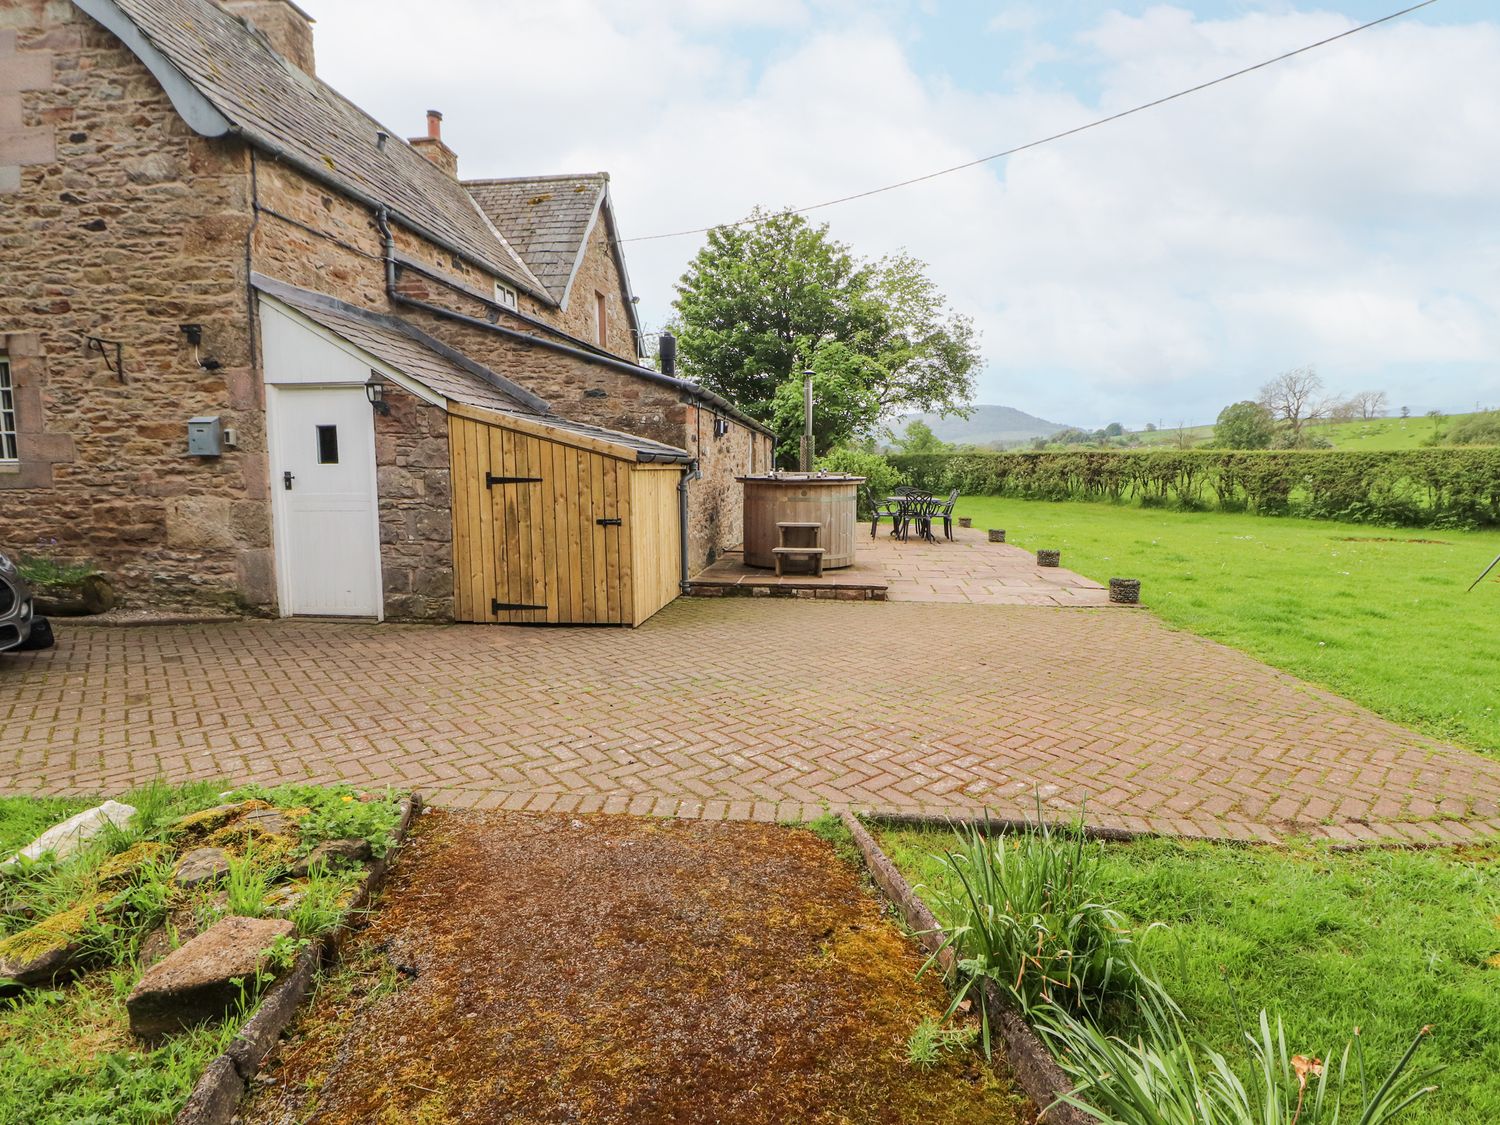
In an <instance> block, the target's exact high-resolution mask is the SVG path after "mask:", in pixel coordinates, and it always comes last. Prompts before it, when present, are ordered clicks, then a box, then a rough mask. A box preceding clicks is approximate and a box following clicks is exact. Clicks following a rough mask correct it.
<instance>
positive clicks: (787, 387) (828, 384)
mask: <svg viewBox="0 0 1500 1125" xmlns="http://www.w3.org/2000/svg"><path fill="white" fill-rule="evenodd" d="M874 365H875V361H874V360H872V359H870V357H869V356H863V355H860V354H859V353H858V352H856V351H854V350H853V349H852V348H849V347H848V346H847V345H845V344H840V343H826V344H824V345H823V346H822V347H820V348H819V349H818V351H817V354H816V355H814V356H813V359H812V372H813V447H814V453H817V452H819V451H821V452H825V453H826V452H827V451H828V450H831V449H833V448H834V447H835V446H840V445H846V444H848V443H849V442H851V441H857V440H859V439H861V438H865V437H868V436H870V435H872V434H873V433H874V432H875V430H876V429H877V427H878V426H879V424H880V415H881V406H880V403H879V401H878V400H877V399H876V397H875V394H874V393H873V392H872V391H871V390H870V382H871V380H872V379H873V378H875V377H876V375H875V373H874V372H873V371H872V368H873V367H874ZM803 417H804V415H803V401H802V379H801V377H800V376H799V377H794V378H791V379H787V380H786V381H785V382H783V383H782V384H781V386H779V387H777V388H776V393H775V396H774V398H773V399H772V400H771V419H770V422H769V423H768V424H769V425H770V427H771V428H772V429H773V430H775V431H776V452H777V456H778V457H779V458H780V459H781V462H782V464H788V465H795V464H796V463H797V461H798V458H799V456H800V454H801V451H802V427H803Z"/></svg>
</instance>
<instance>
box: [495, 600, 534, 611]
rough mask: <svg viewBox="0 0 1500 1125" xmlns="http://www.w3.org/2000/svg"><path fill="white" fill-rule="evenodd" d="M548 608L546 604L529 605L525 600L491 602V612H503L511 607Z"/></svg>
mask: <svg viewBox="0 0 1500 1125" xmlns="http://www.w3.org/2000/svg"><path fill="white" fill-rule="evenodd" d="M546 608H547V607H546V606H544V605H527V604H526V603H525V602H499V601H491V602H490V612H491V613H500V612H502V611H504V610H509V609H546Z"/></svg>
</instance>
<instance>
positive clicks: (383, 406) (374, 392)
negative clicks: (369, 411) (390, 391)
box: [365, 371, 391, 414]
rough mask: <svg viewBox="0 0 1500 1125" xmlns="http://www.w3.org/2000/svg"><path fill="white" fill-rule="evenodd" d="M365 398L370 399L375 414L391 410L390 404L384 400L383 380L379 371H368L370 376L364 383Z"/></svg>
mask: <svg viewBox="0 0 1500 1125" xmlns="http://www.w3.org/2000/svg"><path fill="white" fill-rule="evenodd" d="M365 398H367V399H369V400H370V405H371V406H373V407H374V408H375V413H376V414H389V413H390V412H391V404H390V403H388V402H386V401H385V380H383V379H381V377H380V374H379V372H376V371H371V372H370V378H369V379H368V380H367V381H366V383H365Z"/></svg>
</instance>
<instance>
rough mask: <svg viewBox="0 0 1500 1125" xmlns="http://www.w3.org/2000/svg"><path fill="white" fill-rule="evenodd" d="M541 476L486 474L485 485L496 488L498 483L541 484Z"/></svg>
mask: <svg viewBox="0 0 1500 1125" xmlns="http://www.w3.org/2000/svg"><path fill="white" fill-rule="evenodd" d="M541 483H542V478H541V477H497V476H496V475H495V474H494V473H485V474H484V487H485V488H494V487H495V485H497V484H541Z"/></svg>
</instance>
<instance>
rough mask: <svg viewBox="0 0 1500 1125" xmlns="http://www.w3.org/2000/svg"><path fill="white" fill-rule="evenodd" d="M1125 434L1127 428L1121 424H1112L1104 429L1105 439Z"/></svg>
mask: <svg viewBox="0 0 1500 1125" xmlns="http://www.w3.org/2000/svg"><path fill="white" fill-rule="evenodd" d="M1124 432H1125V427H1124V426H1122V425H1121V424H1120V423H1119V422H1111V423H1110V424H1109V425H1107V426H1105V427H1104V436H1105V437H1119V436H1120V435H1121V434H1123V433H1124Z"/></svg>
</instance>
